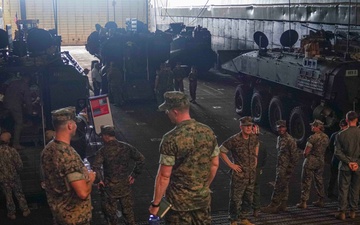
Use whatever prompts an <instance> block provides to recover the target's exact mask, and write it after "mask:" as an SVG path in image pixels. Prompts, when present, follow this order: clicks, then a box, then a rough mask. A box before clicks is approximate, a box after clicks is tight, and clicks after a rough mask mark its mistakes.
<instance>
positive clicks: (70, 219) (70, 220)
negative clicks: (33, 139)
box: [41, 107, 92, 225]
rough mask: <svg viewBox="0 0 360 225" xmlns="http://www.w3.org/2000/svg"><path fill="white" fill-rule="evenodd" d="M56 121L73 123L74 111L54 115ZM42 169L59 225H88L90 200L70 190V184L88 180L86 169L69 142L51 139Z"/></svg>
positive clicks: (60, 110) (64, 110)
mask: <svg viewBox="0 0 360 225" xmlns="http://www.w3.org/2000/svg"><path fill="white" fill-rule="evenodd" d="M52 118H53V121H54V120H59V121H61V120H70V119H71V120H74V121H76V117H75V108H74V107H68V108H64V109H59V110H56V111H53V112H52ZM41 168H42V173H43V178H44V184H45V191H46V196H47V201H48V203H49V206H50V209H51V212H52V215H53V216H54V220H55V221H56V223H57V224H58V225H70V224H71V225H74V224H76V225H89V224H90V221H91V216H92V215H91V210H92V206H91V198H90V196H89V197H88V198H87V199H85V200H83V199H80V198H79V197H78V195H77V194H76V192H75V191H74V190H73V189H72V188H71V184H70V183H71V182H73V181H77V180H88V179H89V175H88V171H87V168H86V167H85V166H84V163H83V162H82V161H81V158H80V156H79V155H78V153H76V151H75V149H74V148H73V147H71V146H70V145H68V144H67V143H64V142H61V141H58V140H52V141H50V142H49V143H48V144H47V145H46V146H45V148H44V150H43V151H42V153H41Z"/></svg>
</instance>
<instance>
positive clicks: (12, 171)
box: [0, 143, 23, 183]
mask: <svg viewBox="0 0 360 225" xmlns="http://www.w3.org/2000/svg"><path fill="white" fill-rule="evenodd" d="M22 168H23V163H22V161H21V158H20V155H19V153H18V152H17V151H16V149H15V148H12V147H10V146H8V145H7V144H3V143H1V144H0V183H7V182H11V181H14V180H15V178H16V177H17V176H18V172H19V171H21V170H22Z"/></svg>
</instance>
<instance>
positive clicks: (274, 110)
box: [269, 105, 282, 130]
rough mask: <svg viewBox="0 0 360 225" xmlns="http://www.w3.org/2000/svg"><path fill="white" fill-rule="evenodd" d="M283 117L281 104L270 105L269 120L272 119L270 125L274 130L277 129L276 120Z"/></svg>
mask: <svg viewBox="0 0 360 225" xmlns="http://www.w3.org/2000/svg"><path fill="white" fill-rule="evenodd" d="M281 119H282V112H281V109H280V106H278V105H272V106H271V107H270V115H269V121H270V126H271V127H272V129H273V130H276V121H278V120H281Z"/></svg>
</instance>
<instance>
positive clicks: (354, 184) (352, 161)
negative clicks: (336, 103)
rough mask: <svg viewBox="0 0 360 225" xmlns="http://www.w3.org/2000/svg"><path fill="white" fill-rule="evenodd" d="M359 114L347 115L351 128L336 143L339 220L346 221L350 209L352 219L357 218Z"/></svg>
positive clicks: (344, 131) (359, 155)
mask: <svg viewBox="0 0 360 225" xmlns="http://www.w3.org/2000/svg"><path fill="white" fill-rule="evenodd" d="M358 120H359V119H358V114H357V113H356V112H354V111H350V112H348V113H347V114H346V121H347V122H348V124H349V128H347V129H345V130H343V131H341V132H340V133H339V134H338V135H337V137H336V141H335V143H336V144H335V156H336V157H337V158H338V159H339V160H340V162H339V176H338V177H339V180H338V181H339V208H338V211H339V212H338V214H337V215H336V218H337V219H340V220H345V213H346V211H347V210H349V209H350V212H349V214H350V218H351V219H354V218H355V217H356V215H355V212H356V211H357V210H358V203H359V189H360V170H359V164H360V138H359V137H360V129H359V128H358V127H356V126H357V123H358Z"/></svg>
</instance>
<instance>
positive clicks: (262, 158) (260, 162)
mask: <svg viewBox="0 0 360 225" xmlns="http://www.w3.org/2000/svg"><path fill="white" fill-rule="evenodd" d="M253 133H254V134H256V135H258V136H259V134H260V130H259V126H258V125H255V126H254V127H253ZM259 142H260V147H259V155H258V158H257V166H256V178H255V184H254V194H253V202H252V205H251V207H252V209H253V216H254V217H258V216H259V212H260V207H261V188H260V187H261V180H262V174H263V169H264V166H265V164H266V161H267V150H266V146H265V145H264V144H263V142H262V141H261V140H259Z"/></svg>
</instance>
